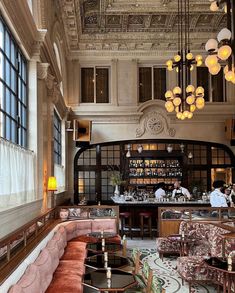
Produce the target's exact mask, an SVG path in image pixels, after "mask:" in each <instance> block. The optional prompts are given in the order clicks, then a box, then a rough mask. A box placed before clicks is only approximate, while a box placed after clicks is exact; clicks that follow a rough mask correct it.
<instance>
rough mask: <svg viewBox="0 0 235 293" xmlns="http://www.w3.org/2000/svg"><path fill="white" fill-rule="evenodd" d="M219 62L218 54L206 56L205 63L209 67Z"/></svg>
mask: <svg viewBox="0 0 235 293" xmlns="http://www.w3.org/2000/svg"><path fill="white" fill-rule="evenodd" d="M217 63H218V58H217V56H216V55H209V56H207V57H206V60H205V64H206V66H207V67H211V66H214V65H215V64H217Z"/></svg>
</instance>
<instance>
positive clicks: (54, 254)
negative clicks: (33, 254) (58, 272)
mask: <svg viewBox="0 0 235 293" xmlns="http://www.w3.org/2000/svg"><path fill="white" fill-rule="evenodd" d="M46 248H47V249H48V252H49V253H50V255H51V266H52V273H54V271H55V269H56V268H57V266H58V264H59V248H58V246H57V241H56V240H53V239H51V240H50V241H49V242H48V243H47V246H46Z"/></svg>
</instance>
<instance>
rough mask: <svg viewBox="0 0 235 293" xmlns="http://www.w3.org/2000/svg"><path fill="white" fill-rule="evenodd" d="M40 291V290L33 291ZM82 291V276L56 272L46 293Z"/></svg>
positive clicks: (74, 292)
mask: <svg viewBox="0 0 235 293" xmlns="http://www.w3.org/2000/svg"><path fill="white" fill-rule="evenodd" d="M33 292H35V293H36V292H38V291H31V293H33ZM59 292H63V293H81V292H82V277H81V276H75V275H66V274H65V275H63V277H62V276H61V274H60V273H59V274H56V273H55V274H54V277H53V279H52V282H51V284H50V286H49V287H48V289H47V290H46V293H59Z"/></svg>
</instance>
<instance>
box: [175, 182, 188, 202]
mask: <svg viewBox="0 0 235 293" xmlns="http://www.w3.org/2000/svg"><path fill="white" fill-rule="evenodd" d="M179 197H186V198H187V199H190V198H191V195H190V193H189V191H188V189H187V188H185V187H183V186H181V183H180V182H179V181H175V183H174V190H173V192H172V198H179Z"/></svg>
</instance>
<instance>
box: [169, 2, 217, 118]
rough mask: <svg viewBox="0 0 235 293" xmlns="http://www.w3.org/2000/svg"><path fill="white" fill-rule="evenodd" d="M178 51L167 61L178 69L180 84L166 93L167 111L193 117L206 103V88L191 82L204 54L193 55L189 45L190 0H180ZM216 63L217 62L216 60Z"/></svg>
mask: <svg viewBox="0 0 235 293" xmlns="http://www.w3.org/2000/svg"><path fill="white" fill-rule="evenodd" d="M178 20H179V21H178V53H177V54H176V55H175V56H174V58H173V60H168V61H167V62H166V65H167V69H168V70H169V71H172V70H174V69H175V70H176V72H177V74H178V85H177V86H175V87H174V88H173V90H168V91H167V92H166V93H165V98H166V103H165V108H166V110H167V112H174V111H175V112H176V117H177V118H178V119H180V120H184V119H186V118H188V119H191V118H192V117H193V113H194V111H195V110H196V109H202V108H203V107H204V105H205V100H204V89H203V87H201V86H199V87H197V88H196V89H195V87H194V86H193V85H192V84H191V71H192V70H193V69H194V65H196V66H201V65H202V63H203V60H202V56H201V55H196V56H195V57H194V56H193V54H192V52H190V47H189V0H178ZM214 63H215V64H216V62H214Z"/></svg>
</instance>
